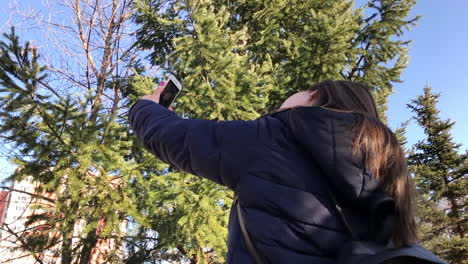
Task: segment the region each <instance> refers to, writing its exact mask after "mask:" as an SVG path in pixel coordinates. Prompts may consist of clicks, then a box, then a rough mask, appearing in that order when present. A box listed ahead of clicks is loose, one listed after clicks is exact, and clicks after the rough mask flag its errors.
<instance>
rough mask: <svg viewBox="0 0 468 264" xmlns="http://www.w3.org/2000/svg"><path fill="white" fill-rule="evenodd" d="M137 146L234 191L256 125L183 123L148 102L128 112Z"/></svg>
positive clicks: (160, 107) (245, 122)
mask: <svg viewBox="0 0 468 264" xmlns="http://www.w3.org/2000/svg"><path fill="white" fill-rule="evenodd" d="M129 118H130V124H131V127H132V129H133V130H134V132H135V133H136V135H137V137H138V139H139V141H140V142H141V144H142V145H143V146H144V147H145V148H146V149H148V150H149V151H150V152H151V153H153V154H154V155H155V156H156V157H158V158H160V159H161V160H162V161H164V162H166V163H168V164H170V165H172V166H174V167H176V168H178V169H181V170H184V171H187V172H189V173H192V174H195V175H198V176H201V177H204V178H207V179H209V180H212V181H215V182H217V183H220V184H223V185H225V186H227V187H229V188H231V189H234V188H235V186H236V184H237V182H238V180H239V175H241V171H240V170H241V169H242V168H243V167H245V162H248V160H249V155H248V153H249V151H248V148H249V147H252V146H253V145H254V144H255V142H256V137H257V132H256V131H257V122H256V121H208V120H201V119H183V118H181V117H179V116H178V115H177V114H175V113H174V112H171V111H169V110H167V109H166V108H164V107H162V106H161V105H159V104H157V103H154V102H152V101H149V100H140V101H138V102H137V103H136V104H135V105H134V106H133V107H132V108H131V110H130V117H129Z"/></svg>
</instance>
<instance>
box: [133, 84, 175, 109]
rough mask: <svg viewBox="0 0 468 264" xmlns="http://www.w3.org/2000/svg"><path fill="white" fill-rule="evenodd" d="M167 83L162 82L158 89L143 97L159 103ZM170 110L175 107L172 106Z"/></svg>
mask: <svg viewBox="0 0 468 264" xmlns="http://www.w3.org/2000/svg"><path fill="white" fill-rule="evenodd" d="M165 85H166V83H165V82H162V83H161V84H160V85H159V86H158V87H156V89H155V90H154V92H153V93H152V94H149V95H145V96H143V97H142V98H141V99H143V100H150V101H153V102H155V103H158V104H159V98H160V97H161V94H162V92H163V91H164V87H165ZM169 110H171V111H174V109H173V108H172V107H169Z"/></svg>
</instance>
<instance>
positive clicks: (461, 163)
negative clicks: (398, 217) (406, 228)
mask: <svg viewBox="0 0 468 264" xmlns="http://www.w3.org/2000/svg"><path fill="white" fill-rule="evenodd" d="M439 96H440V94H434V93H432V91H431V87H429V86H428V85H426V87H425V88H424V93H423V94H422V95H420V96H418V97H417V98H416V99H415V100H413V101H412V102H411V104H409V105H408V107H409V108H410V109H411V110H412V111H413V113H414V118H415V120H416V122H417V123H418V124H419V125H420V126H421V127H422V128H423V129H424V133H425V136H426V138H425V139H424V140H421V141H419V142H418V143H416V144H415V145H414V149H413V151H412V153H411V155H410V156H409V163H410V168H411V171H412V173H413V174H414V179H415V181H416V185H417V188H418V191H419V192H420V193H421V197H420V199H419V203H420V206H419V211H420V212H419V215H420V217H421V219H420V222H421V231H422V235H423V236H422V240H423V242H424V245H426V246H427V247H428V248H429V249H431V250H433V251H434V252H436V253H437V254H439V255H440V256H441V257H443V258H444V259H445V260H447V261H448V262H449V263H454V264H455V263H459V264H462V263H466V260H467V259H468V238H467V236H466V231H467V228H468V221H467V219H468V218H467V215H466V206H467V196H468V192H467V190H468V178H467V174H468V153H466V154H461V153H460V152H459V148H460V144H456V143H454V142H453V138H452V136H451V134H450V130H451V128H452V127H453V125H454V124H455V123H454V122H452V121H450V120H442V119H441V118H440V116H439V110H438V109H437V106H436V104H437V102H438V98H439Z"/></svg>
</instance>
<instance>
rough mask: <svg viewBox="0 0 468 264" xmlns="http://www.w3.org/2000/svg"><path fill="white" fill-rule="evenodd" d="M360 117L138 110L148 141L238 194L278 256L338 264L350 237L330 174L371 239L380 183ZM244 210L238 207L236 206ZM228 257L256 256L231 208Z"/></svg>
mask: <svg viewBox="0 0 468 264" xmlns="http://www.w3.org/2000/svg"><path fill="white" fill-rule="evenodd" d="M358 117H359V116H358V115H357V114H352V113H344V112H338V111H333V110H329V109H325V108H321V107H297V108H292V109H289V110H284V111H281V112H277V113H274V114H270V115H266V116H263V117H261V118H259V119H257V120H253V121H208V120H200V119H182V118H180V117H179V116H177V115H176V114H175V113H174V112H171V111H169V110H167V109H166V108H164V107H162V106H161V105H159V104H157V103H154V102H152V101H149V100H140V101H138V102H137V103H136V104H135V105H134V106H133V107H132V109H131V111H130V122H131V126H132V128H133V130H134V131H135V133H136V135H137V136H138V138H139V140H140V142H141V143H142V144H143V146H144V147H145V148H147V149H148V150H149V151H151V152H152V153H153V154H154V155H156V156H157V157H159V158H160V159H161V160H163V161H165V162H167V163H169V164H171V165H172V166H175V167H177V168H179V169H181V170H184V171H187V172H189V173H192V174H195V175H198V176H200V177H204V178H207V179H209V180H212V181H215V182H217V183H219V184H222V185H225V186H227V187H228V188H230V189H232V190H234V191H235V193H236V194H237V196H238V198H239V202H240V205H241V208H242V212H243V214H244V218H245V221H246V227H247V230H248V231H249V232H250V235H251V237H252V239H253V242H254V244H255V246H256V247H257V249H258V251H259V253H260V254H261V255H263V256H264V257H265V258H266V260H267V262H269V263H295V264H299V263H308V264H312V263H315V264H331V263H335V262H334V260H333V259H334V258H335V257H336V253H337V251H338V250H339V248H340V246H342V245H343V243H344V242H345V241H346V239H348V238H349V235H348V234H347V232H346V231H345V228H344V225H343V224H342V222H341V220H340V217H339V215H338V213H337V211H336V209H335V207H334V204H333V202H332V201H331V199H330V198H329V196H328V195H327V189H326V188H327V187H326V186H327V181H328V182H329V183H330V184H331V185H332V189H333V192H334V193H335V194H336V196H337V198H338V199H339V200H340V201H341V202H342V203H343V205H345V207H346V208H347V210H348V214H349V215H348V216H349V219H348V220H349V221H350V223H351V225H352V227H353V229H355V231H356V232H357V233H358V234H359V235H360V236H361V237H364V238H365V237H369V236H372V233H371V231H370V228H369V226H370V223H369V220H368V219H369V214H370V213H369V203H368V202H369V201H370V200H372V197H373V195H374V194H376V193H378V192H380V191H379V187H378V183H377V182H376V181H374V180H373V179H372V177H371V176H370V175H369V173H367V171H366V170H365V169H364V168H363V165H362V163H363V161H362V158H361V157H360V156H359V155H357V156H355V157H353V155H352V143H353V138H354V132H353V126H354V125H355V123H356V121H357V118H358ZM234 208H235V207H234ZM228 249H229V251H228V255H227V263H230V264H238V263H239V264H250V263H254V260H253V258H252V257H251V256H250V255H249V253H248V250H247V249H246V247H245V245H244V241H243V238H242V233H241V231H240V226H239V222H238V216H237V213H236V210H231V215H230V223H229V238H228Z"/></svg>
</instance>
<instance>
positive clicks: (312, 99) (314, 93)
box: [309, 90, 319, 106]
mask: <svg viewBox="0 0 468 264" xmlns="http://www.w3.org/2000/svg"><path fill="white" fill-rule="evenodd" d="M318 99H319V95H318V90H313V91H310V97H309V100H310V102H311V103H312V105H313V106H315V105H316V104H317V103H318Z"/></svg>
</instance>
